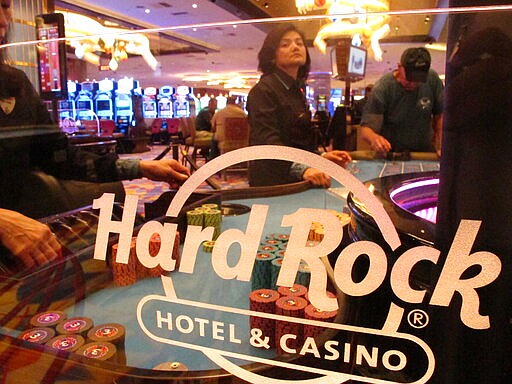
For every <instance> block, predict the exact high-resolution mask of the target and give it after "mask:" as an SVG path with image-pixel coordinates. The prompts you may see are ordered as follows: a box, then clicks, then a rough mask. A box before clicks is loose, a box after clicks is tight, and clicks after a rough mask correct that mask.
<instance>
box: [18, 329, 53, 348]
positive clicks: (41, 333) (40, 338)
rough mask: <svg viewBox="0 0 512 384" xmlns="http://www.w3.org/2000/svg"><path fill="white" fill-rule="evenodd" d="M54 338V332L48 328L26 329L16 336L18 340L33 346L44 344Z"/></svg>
mask: <svg viewBox="0 0 512 384" xmlns="http://www.w3.org/2000/svg"><path fill="white" fill-rule="evenodd" d="M54 336H55V330H54V329H53V328H48V327H37V328H32V329H28V330H26V331H24V332H22V333H20V335H19V336H18V338H19V339H21V340H24V341H28V342H29V343H34V344H46V342H47V341H48V340H50V339H51V338H52V337H54Z"/></svg>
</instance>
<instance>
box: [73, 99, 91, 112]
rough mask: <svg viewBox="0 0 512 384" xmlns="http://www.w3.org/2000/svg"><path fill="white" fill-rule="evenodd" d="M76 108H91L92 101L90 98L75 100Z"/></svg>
mask: <svg viewBox="0 0 512 384" xmlns="http://www.w3.org/2000/svg"><path fill="white" fill-rule="evenodd" d="M76 109H78V110H81V111H82V110H91V109H92V102H91V101H90V100H78V101H77V102H76Z"/></svg>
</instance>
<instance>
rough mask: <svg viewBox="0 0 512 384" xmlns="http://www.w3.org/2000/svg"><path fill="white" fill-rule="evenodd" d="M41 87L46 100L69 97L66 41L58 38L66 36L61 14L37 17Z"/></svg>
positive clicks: (42, 95)
mask: <svg viewBox="0 0 512 384" xmlns="http://www.w3.org/2000/svg"><path fill="white" fill-rule="evenodd" d="M36 36H37V39H38V40H42V41H45V40H48V42H47V43H45V42H41V43H39V44H37V46H36V48H37V60H38V69H39V88H40V92H41V97H42V98H43V99H46V100H54V99H63V98H65V97H67V74H66V54H65V45H64V44H65V43H64V41H59V40H57V39H59V38H61V37H64V36H65V34H64V18H63V16H62V15H61V14H58V13H55V14H47V15H39V16H37V17H36Z"/></svg>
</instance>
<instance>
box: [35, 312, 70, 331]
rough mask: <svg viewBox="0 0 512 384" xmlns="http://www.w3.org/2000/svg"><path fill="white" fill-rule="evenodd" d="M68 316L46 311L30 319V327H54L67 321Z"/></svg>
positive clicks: (62, 313)
mask: <svg viewBox="0 0 512 384" xmlns="http://www.w3.org/2000/svg"><path fill="white" fill-rule="evenodd" d="M66 317H67V315H66V314H65V313H64V312H61V311H46V312H40V313H38V314H36V315H34V316H33V317H32V318H31V319H30V325H32V326H34V327H54V326H56V325H57V324H59V323H60V322H61V321H63V320H65V319H66Z"/></svg>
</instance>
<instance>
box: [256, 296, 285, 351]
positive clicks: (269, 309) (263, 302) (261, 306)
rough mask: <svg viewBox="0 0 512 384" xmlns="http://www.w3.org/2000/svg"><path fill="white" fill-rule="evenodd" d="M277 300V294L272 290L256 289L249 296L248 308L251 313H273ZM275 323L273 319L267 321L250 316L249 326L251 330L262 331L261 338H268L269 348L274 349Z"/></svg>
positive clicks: (263, 318)
mask: <svg viewBox="0 0 512 384" xmlns="http://www.w3.org/2000/svg"><path fill="white" fill-rule="evenodd" d="M278 299H279V293H278V292H277V291H274V290H272V289H258V290H256V291H252V292H251V293H250V294H249V308H250V310H251V311H255V312H263V313H275V311H276V302H277V300H278ZM275 323H276V321H275V320H273V319H267V318H265V317H260V316H250V317H249V325H250V328H251V329H259V330H261V331H262V334H263V337H268V338H269V343H268V344H269V346H270V347H271V348H274V347H275Z"/></svg>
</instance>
